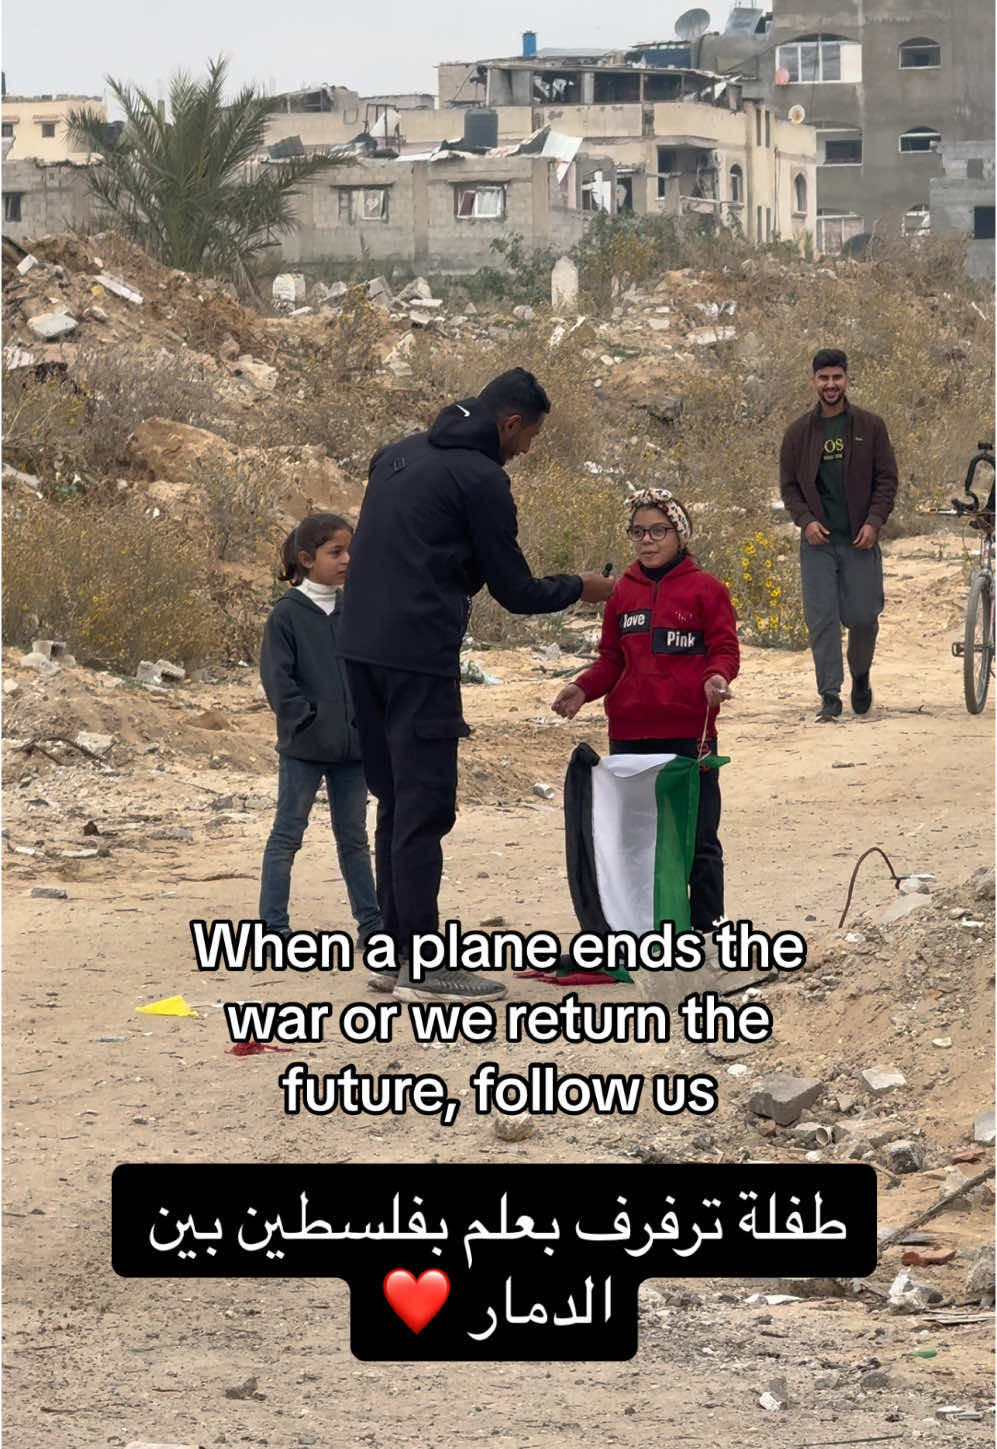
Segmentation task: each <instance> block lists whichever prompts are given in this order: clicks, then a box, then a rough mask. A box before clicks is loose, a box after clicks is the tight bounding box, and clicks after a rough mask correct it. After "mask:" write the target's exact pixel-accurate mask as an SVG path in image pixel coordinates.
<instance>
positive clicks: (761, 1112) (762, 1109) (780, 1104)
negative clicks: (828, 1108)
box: [748, 1072, 824, 1127]
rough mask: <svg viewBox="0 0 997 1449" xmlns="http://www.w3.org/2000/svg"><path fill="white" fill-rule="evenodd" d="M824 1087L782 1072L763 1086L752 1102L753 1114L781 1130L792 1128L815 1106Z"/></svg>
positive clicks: (750, 1104) (813, 1080) (749, 1105)
mask: <svg viewBox="0 0 997 1449" xmlns="http://www.w3.org/2000/svg"><path fill="white" fill-rule="evenodd" d="M823 1085H824V1084H823V1083H822V1082H819V1081H817V1080H816V1079H815V1078H812V1077H792V1076H790V1075H789V1074H788V1073H787V1072H779V1073H777V1075H776V1076H774V1077H769V1078H768V1079H767V1080H766V1081H764V1082H762V1084H761V1086H760V1087H759V1089H758V1091H757V1092H755V1093H754V1094H753V1095H752V1097H751V1098H750V1100H749V1102H748V1108H749V1110H750V1111H752V1112H754V1113H756V1114H757V1116H759V1117H770V1118H771V1119H772V1121H773V1122H776V1123H778V1125H779V1126H780V1127H789V1126H791V1125H792V1123H794V1122H795V1121H796V1120H797V1118H798V1117H799V1116H800V1115H801V1114H802V1113H803V1112H804V1111H805V1110H806V1109H807V1107H811V1106H813V1104H814V1102H816V1100H817V1098H818V1097H819V1096H820V1094H821V1091H822V1090H823Z"/></svg>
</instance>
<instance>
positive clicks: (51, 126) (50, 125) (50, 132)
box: [42, 121, 55, 141]
mask: <svg viewBox="0 0 997 1449" xmlns="http://www.w3.org/2000/svg"><path fill="white" fill-rule="evenodd" d="M42 136H43V137H44V138H45V140H47V141H51V140H52V138H53V137H54V136H55V122H54V121H42Z"/></svg>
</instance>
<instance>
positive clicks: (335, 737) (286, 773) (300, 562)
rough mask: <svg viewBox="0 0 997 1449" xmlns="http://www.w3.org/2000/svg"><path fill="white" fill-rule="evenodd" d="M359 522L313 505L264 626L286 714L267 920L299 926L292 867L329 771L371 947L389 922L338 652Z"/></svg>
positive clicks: (265, 875)
mask: <svg viewBox="0 0 997 1449" xmlns="http://www.w3.org/2000/svg"><path fill="white" fill-rule="evenodd" d="M352 539H353V530H352V528H351V527H350V525H349V523H347V521H346V519H344V518H340V517H339V515H338V514H335V513H313V514H310V515H309V516H308V517H307V518H305V519H303V520H302V521H301V523H299V524H298V526H297V528H295V529H294V530H293V531H292V532H291V533H290V534H288V536H287V539H286V540H285V542H284V547H283V550H282V554H281V557H282V562H283V569H282V571H281V574H280V577H281V578H282V579H285V580H286V581H287V582H288V583H290V584H291V585H292V587H291V588H289V589H288V590H287V593H286V594H284V595H283V596H282V597H281V598H280V599H278V601H277V603H276V605H275V606H274V608H273V610H272V612H271V614H270V617H269V618H268V619H267V622H266V626H265V628H264V631H263V647H262V650H261V652H260V678H261V679H262V681H263V688H264V690H265V692H266V696H267V700H268V701H269V704H270V708H271V709H272V710H273V712H274V714H275V715H276V716H277V753H278V755H279V757H280V769H279V782H278V790H277V817H276V819H275V820H274V825H273V829H272V830H271V832H270V838H269V839H268V841H267V844H266V849H265V850H264V852H263V871H262V879H261V882H260V919H261V920H262V921H263V922H264V924H265V925H266V927H267V928H268V929H269V930H271V931H275V932H277V933H278V934H279V935H282V936H287V935H289V934H290V930H291V928H290V924H289V921H288V899H289V896H290V891H291V866H292V865H293V863H294V857H295V855H296V854H297V852H298V850H299V848H300V846H301V841H302V838H303V837H304V833H305V827H306V826H307V824H308V816H309V814H310V813H311V808H312V805H313V804H314V802H315V796H316V794H317V793H318V789H319V786H320V785H321V783H322V781H323V780H325V785H326V791H327V794H328V797H329V810H330V814H331V816H332V833H333V835H334V837H335V840H336V851H337V854H338V856H339V869H340V871H341V873H342V876H343V882H344V884H345V886H346V894H347V896H348V897H349V902H350V909H351V911H352V912H353V919H354V920H355V921H356V925H357V935H358V940H359V943H360V945H361V946H363V944H364V943H365V942H366V940H367V938H368V937H369V936H370V935H372V934H373V933H374V932H375V931H380V930H381V913H380V911H379V909H378V904H377V896H376V894H375V891H374V877H373V873H372V871H371V864H370V846H369V844H368V841H367V784H366V781H365V779H364V773H363V765H362V764H361V762H360V742H359V740H358V738H357V733H356V729H355V727H354V724H353V706H352V703H351V701H350V695H349V690H348V687H347V683H346V671H345V668H344V666H343V662H342V660H341V659H340V658H339V655H338V653H337V651H336V630H337V628H338V624H339V614H340V610H341V604H342V587H343V583H344V581H345V579H346V570H347V566H348V564H349V561H350V544H351V542H352Z"/></svg>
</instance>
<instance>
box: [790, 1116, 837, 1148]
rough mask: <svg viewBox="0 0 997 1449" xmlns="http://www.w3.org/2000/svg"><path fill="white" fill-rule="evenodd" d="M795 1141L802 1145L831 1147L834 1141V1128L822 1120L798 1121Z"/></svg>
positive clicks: (794, 1136)
mask: <svg viewBox="0 0 997 1449" xmlns="http://www.w3.org/2000/svg"><path fill="white" fill-rule="evenodd" d="M793 1141H794V1142H796V1143H797V1144H798V1145H799V1146H800V1147H829V1146H830V1145H831V1143H832V1142H833V1141H834V1129H833V1128H832V1127H825V1126H824V1125H823V1123H821V1122H797V1124H796V1126H795V1127H794V1128H793Z"/></svg>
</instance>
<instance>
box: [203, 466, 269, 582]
mask: <svg viewBox="0 0 997 1449" xmlns="http://www.w3.org/2000/svg"><path fill="white" fill-rule="evenodd" d="M197 491H198V495H199V499H200V506H201V509H202V510H203V517H204V528H205V532H206V535H207V538H206V542H207V544H208V547H209V549H210V551H211V554H212V556H213V557H214V558H216V559H221V560H225V561H227V562H230V561H232V560H233V559H248V558H254V557H255V556H256V554H257V553H258V551H259V549H260V546H261V545H263V544H275V543H276V541H277V537H278V534H279V533H280V530H281V524H282V522H283V517H284V513H283V507H282V503H281V488H280V484H279V482H278V481H277V480H275V478H274V477H273V475H272V474H271V473H269V472H268V471H267V470H266V468H265V466H264V465H262V464H260V463H254V462H252V461H250V460H247V459H239V460H237V461H235V462H233V463H231V464H227V465H226V464H224V463H220V462H214V461H211V460H208V461H206V463H205V466H204V468H203V470H202V471H201V472H200V474H199V475H198V480H197Z"/></svg>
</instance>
